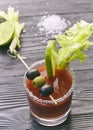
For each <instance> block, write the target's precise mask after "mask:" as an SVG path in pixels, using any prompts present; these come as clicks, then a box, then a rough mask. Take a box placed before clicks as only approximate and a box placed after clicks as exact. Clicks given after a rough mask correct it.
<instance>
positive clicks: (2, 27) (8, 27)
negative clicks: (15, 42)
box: [0, 21, 14, 46]
mask: <svg viewBox="0 0 93 130" xmlns="http://www.w3.org/2000/svg"><path fill="white" fill-rule="evenodd" d="M13 34H14V25H13V24H12V23H11V22H8V21H7V22H3V23H1V24H0V46H3V45H6V44H8V43H9V42H10V41H11V40H12V38H13Z"/></svg>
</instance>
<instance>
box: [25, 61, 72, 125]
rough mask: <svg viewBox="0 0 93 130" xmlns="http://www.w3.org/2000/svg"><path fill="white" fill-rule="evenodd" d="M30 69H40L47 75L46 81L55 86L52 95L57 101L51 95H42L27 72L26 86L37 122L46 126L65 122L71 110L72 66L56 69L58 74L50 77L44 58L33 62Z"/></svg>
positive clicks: (41, 72) (31, 109)
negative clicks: (28, 77)
mask: <svg viewBox="0 0 93 130" xmlns="http://www.w3.org/2000/svg"><path fill="white" fill-rule="evenodd" d="M30 69H38V70H39V71H40V74H41V75H42V76H44V77H45V79H46V83H47V84H50V85H52V86H53V87H54V92H53V93H52V94H51V96H52V97H53V98H54V100H55V102H56V104H55V103H54V102H53V100H51V98H50V97H49V96H48V97H43V96H41V95H40V88H35V87H34V86H33V84H32V81H31V80H29V79H27V77H26V74H25V79H24V80H25V88H26V93H27V99H28V103H29V106H30V111H31V114H32V116H33V118H34V119H35V121H36V122H38V123H39V124H42V125H45V126H56V125H58V124H61V123H63V122H64V121H65V120H66V119H67V117H68V115H69V113H70V111H71V101H72V95H73V71H72V70H71V69H70V68H66V69H64V70H60V71H58V70H56V71H55V73H56V74H55V75H56V76H55V77H52V78H48V77H47V74H46V67H45V61H44V60H40V61H37V62H35V63H33V64H32V65H31V67H30Z"/></svg>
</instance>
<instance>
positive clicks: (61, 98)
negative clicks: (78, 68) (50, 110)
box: [24, 59, 74, 104]
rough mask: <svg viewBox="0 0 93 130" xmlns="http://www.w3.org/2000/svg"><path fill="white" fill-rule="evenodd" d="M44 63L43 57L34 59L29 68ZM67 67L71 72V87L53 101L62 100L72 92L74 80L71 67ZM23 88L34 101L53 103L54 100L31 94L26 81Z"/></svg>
mask: <svg viewBox="0 0 93 130" xmlns="http://www.w3.org/2000/svg"><path fill="white" fill-rule="evenodd" d="M44 63H45V60H44V59H43V60H38V61H36V62H34V63H32V65H31V66H30V69H33V68H36V67H38V65H42V64H44ZM68 69H69V70H70V72H71V74H72V85H71V88H70V89H69V90H68V91H67V93H66V94H65V95H64V96H62V97H60V98H58V99H55V101H56V102H57V103H58V102H62V101H64V100H65V99H66V98H68V97H69V96H70V95H71V94H72V92H73V84H74V81H73V75H74V74H73V70H72V69H71V67H68ZM27 71H28V70H26V72H27ZM26 72H25V74H24V80H25V78H26ZM24 86H25V88H26V91H27V93H28V94H29V96H30V97H31V98H32V100H34V101H36V102H39V103H47V104H54V102H53V101H52V100H44V99H40V98H38V97H36V96H35V95H33V93H32V92H31V91H29V89H28V88H27V87H26V83H25V85H24Z"/></svg>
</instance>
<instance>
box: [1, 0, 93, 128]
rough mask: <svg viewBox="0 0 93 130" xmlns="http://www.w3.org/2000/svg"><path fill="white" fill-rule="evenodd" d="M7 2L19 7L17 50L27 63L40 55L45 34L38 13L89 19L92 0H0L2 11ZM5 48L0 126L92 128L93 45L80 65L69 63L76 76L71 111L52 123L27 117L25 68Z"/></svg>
mask: <svg viewBox="0 0 93 130" xmlns="http://www.w3.org/2000/svg"><path fill="white" fill-rule="evenodd" d="M9 5H11V6H13V7H15V8H16V9H18V10H19V11H20V21H21V22H25V24H26V25H25V30H26V32H25V33H24V34H23V36H22V37H21V41H22V48H21V50H20V54H21V55H22V56H26V57H27V59H26V60H25V61H26V62H27V64H28V65H29V66H30V64H32V63H33V62H34V61H36V60H39V59H43V58H44V52H45V46H46V40H47V38H46V34H45V33H43V34H41V33H40V32H39V30H38V28H37V24H38V22H39V20H40V18H41V17H42V16H44V15H46V14H50V15H51V14H57V15H59V16H60V17H61V18H66V19H67V20H69V21H70V22H71V23H72V24H73V23H75V22H76V21H78V20H80V19H84V20H87V21H88V22H92V21H93V0H78V1H77V0H69V1H65V0H57V1H56V0H52V1H50V0H26V1H25V0H21V1H19V0H16V1H13V0H8V1H7V0H2V1H0V10H5V11H6V10H7V7H8V6H9ZM91 39H93V37H92V38H91ZM6 50H7V48H1V47H0V130H19V129H20V130H26V129H29V130H44V129H45V130H52V129H53V130H54V129H56V130H63V129H64V130H67V129H71V130H83V129H84V130H88V129H89V130H92V129H93V100H92V99H93V87H92V86H93V82H92V81H93V73H92V72H93V60H92V59H93V51H92V50H93V47H91V48H90V49H89V51H88V52H87V53H88V55H89V59H87V60H86V62H85V63H84V65H81V64H80V63H79V62H78V61H75V62H73V63H72V64H71V66H72V68H73V70H74V72H75V78H76V81H75V87H74V94H73V101H72V111H71V115H70V117H69V118H68V120H67V121H66V122H65V123H64V124H61V125H59V126H56V127H44V126H41V125H39V124H37V123H36V122H35V121H33V118H32V117H30V111H29V107H28V102H27V98H26V92H25V88H24V87H23V75H24V72H25V70H26V68H25V67H24V66H23V64H21V62H20V61H19V60H18V59H12V58H11V57H9V56H8V55H7V53H6Z"/></svg>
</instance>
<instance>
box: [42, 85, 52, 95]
mask: <svg viewBox="0 0 93 130" xmlns="http://www.w3.org/2000/svg"><path fill="white" fill-rule="evenodd" d="M53 91H54V88H53V87H52V86H50V85H48V84H45V85H44V86H42V87H41V89H40V95H41V96H44V97H48V96H49V95H51V94H52V93H53Z"/></svg>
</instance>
